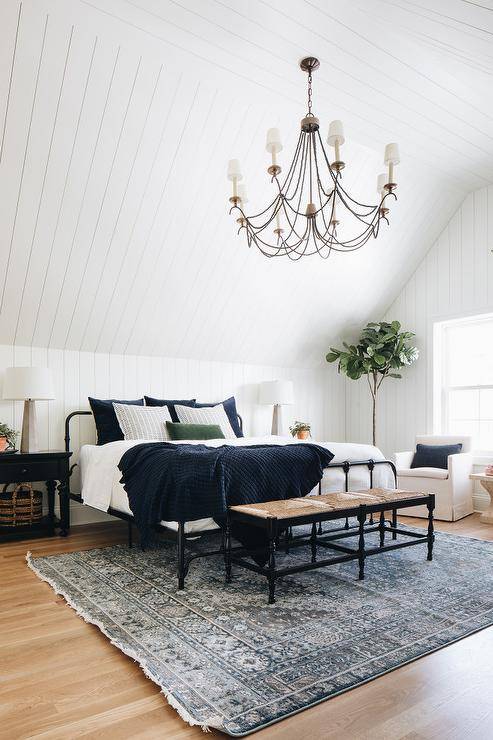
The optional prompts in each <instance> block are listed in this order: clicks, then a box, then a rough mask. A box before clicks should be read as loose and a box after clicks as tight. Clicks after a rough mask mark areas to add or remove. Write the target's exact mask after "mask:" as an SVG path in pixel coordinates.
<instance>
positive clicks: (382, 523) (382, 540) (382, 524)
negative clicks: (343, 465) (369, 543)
mask: <svg viewBox="0 0 493 740" xmlns="http://www.w3.org/2000/svg"><path fill="white" fill-rule="evenodd" d="M378 529H379V532H380V547H383V546H384V544H385V512H384V511H381V512H380V521H379V523H378Z"/></svg>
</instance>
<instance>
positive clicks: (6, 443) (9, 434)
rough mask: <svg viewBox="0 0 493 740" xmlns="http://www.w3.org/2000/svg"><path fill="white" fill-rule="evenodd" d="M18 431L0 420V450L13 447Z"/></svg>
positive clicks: (3, 450)
mask: <svg viewBox="0 0 493 740" xmlns="http://www.w3.org/2000/svg"><path fill="white" fill-rule="evenodd" d="M18 434H19V432H16V431H14V430H13V429H11V428H10V427H9V426H8V424H3V423H2V422H0V452H5V450H6V449H8V448H9V447H15V440H16V438H17V435H18Z"/></svg>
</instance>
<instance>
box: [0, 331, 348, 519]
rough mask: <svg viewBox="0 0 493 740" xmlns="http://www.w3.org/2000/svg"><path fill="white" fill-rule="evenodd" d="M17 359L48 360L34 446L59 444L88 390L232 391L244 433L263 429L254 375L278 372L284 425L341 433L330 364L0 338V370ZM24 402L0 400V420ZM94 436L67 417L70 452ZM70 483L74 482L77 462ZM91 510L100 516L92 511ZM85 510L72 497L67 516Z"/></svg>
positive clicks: (138, 393) (339, 392)
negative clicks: (284, 390)
mask: <svg viewBox="0 0 493 740" xmlns="http://www.w3.org/2000/svg"><path fill="white" fill-rule="evenodd" d="M16 365H17V366H22V365H35V366H36V365H38V366H48V367H50V368H52V371H53V374H54V381H55V393H56V398H55V399H54V400H53V401H38V402H37V413H38V424H39V435H40V440H39V443H40V448H41V449H63V444H64V442H63V436H64V419H65V417H66V416H67V414H68V413H70V412H71V411H74V410H76V409H86V408H88V407H89V406H88V402H87V397H88V395H91V396H95V397H98V398H129V399H130V398H141V397H142V396H143V395H144V394H148V395H153V396H156V397H158V398H165V397H167V398H190V397H196V398H197V399H198V400H201V401H214V400H221V399H223V398H227V397H228V396H231V395H235V397H236V399H237V405H238V411H239V413H240V414H241V415H242V417H243V424H244V429H245V433H246V434H265V433H269V431H270V423H271V413H272V410H271V407H267V406H261V405H259V404H258V403H257V393H258V383H259V382H260V381H263V380H273V379H276V378H285V379H290V380H293V381H294V385H295V404H294V405H293V406H286V407H285V408H284V426H285V430H286V431H287V428H288V424H289V423H290V421H291V420H292V419H294V418H297V419H303V420H309V421H310V422H311V423H312V428H313V436H314V437H315V438H317V439H331V440H334V441H338V440H339V441H342V440H343V439H344V438H345V409H344V402H345V399H344V381H343V379H342V378H341V377H340V376H338V375H337V373H336V372H335V370H334V369H333V368H328V367H321V368H318V369H303V368H281V367H270V366H260V365H245V364H238V363H227V362H207V361H199V360H187V359H175V358H167V357H143V356H135V355H112V354H100V353H93V352H77V351H72V350H59V349H46V348H44V349H40V348H37V347H17V346H16V347H14V346H6V345H0V372H1V374H2V375H3V371H4V369H5V368H6V367H10V366H16ZM22 408H23V404H22V402H20V401H15V402H14V401H0V421H4V422H7V423H8V424H10V425H13V426H14V427H15V428H16V429H20V427H21V421H22ZM94 441H95V427H94V424H93V421H92V418H91V417H87V418H85V417H81V418H80V421H78V422H76V423H75V424H73V430H72V437H71V442H72V448H73V450H74V452H75V455H74V459H76V458H77V453H78V449H79V447H80V445H82V444H85V443H93V442H94ZM72 487H73V490H79V476H78V470H77V469H76V471H75V473H74V477H73V485H72ZM96 518H100V517H99V516H97V517H96ZM87 520H88V511H87V510H86V511H85V512H82V509H81V507H80V506H79V505H78V504H74V521H75V522H77V521H87Z"/></svg>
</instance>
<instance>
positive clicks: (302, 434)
mask: <svg viewBox="0 0 493 740" xmlns="http://www.w3.org/2000/svg"><path fill="white" fill-rule="evenodd" d="M296 436H297V437H298V439H308V437H309V436H310V432H308V431H307V430H305V431H303V432H296Z"/></svg>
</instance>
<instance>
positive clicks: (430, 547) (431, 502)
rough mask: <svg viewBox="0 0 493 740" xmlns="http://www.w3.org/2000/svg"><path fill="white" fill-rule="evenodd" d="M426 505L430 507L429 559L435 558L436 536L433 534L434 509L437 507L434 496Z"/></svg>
mask: <svg viewBox="0 0 493 740" xmlns="http://www.w3.org/2000/svg"><path fill="white" fill-rule="evenodd" d="M426 507H427V509H428V556H427V560H433V542H434V541H435V536H434V534H433V510H434V508H435V499H434V497H433V500H432V501H429V502H428V503H427V504H426Z"/></svg>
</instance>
